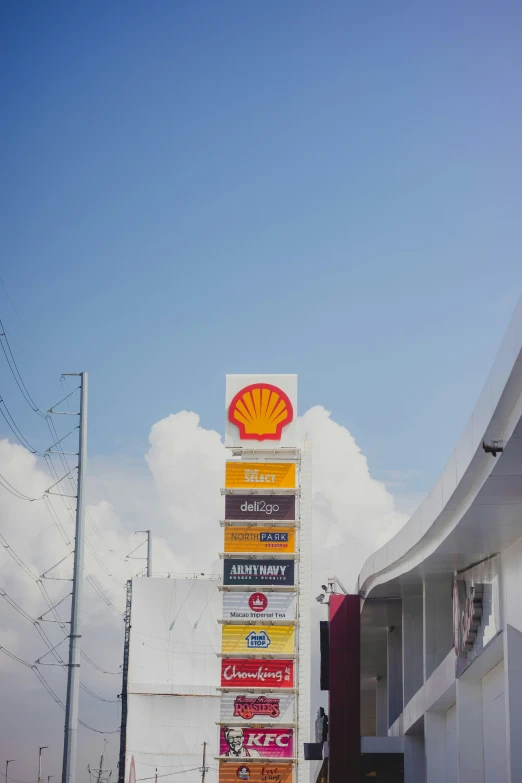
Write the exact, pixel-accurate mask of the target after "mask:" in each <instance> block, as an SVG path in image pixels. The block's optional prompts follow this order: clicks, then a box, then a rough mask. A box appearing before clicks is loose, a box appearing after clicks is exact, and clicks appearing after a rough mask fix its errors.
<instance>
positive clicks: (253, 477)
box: [225, 460, 295, 489]
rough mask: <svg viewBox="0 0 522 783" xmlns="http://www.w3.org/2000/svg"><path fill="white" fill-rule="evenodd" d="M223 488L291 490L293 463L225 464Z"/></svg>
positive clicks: (292, 486)
mask: <svg viewBox="0 0 522 783" xmlns="http://www.w3.org/2000/svg"><path fill="white" fill-rule="evenodd" d="M225 487H229V488H231V489H277V488H279V489H292V488H294V487H295V462H243V461H241V460H236V461H231V462H227V466H226V474H225Z"/></svg>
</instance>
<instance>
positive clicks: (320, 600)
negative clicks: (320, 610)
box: [315, 593, 326, 604]
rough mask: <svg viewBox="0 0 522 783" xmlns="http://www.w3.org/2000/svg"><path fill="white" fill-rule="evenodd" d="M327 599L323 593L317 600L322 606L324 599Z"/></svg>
mask: <svg viewBox="0 0 522 783" xmlns="http://www.w3.org/2000/svg"><path fill="white" fill-rule="evenodd" d="M325 597H326V596H325V594H324V593H321V595H318V596H317V598H316V599H315V600H316V601H318V602H319V603H320V604H322V603H323V601H324V599H325Z"/></svg>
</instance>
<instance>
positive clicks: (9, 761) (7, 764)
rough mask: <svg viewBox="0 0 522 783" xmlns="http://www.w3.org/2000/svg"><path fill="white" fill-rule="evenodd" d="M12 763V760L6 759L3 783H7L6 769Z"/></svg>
mask: <svg viewBox="0 0 522 783" xmlns="http://www.w3.org/2000/svg"><path fill="white" fill-rule="evenodd" d="M13 761H14V759H7V761H6V762H5V783H7V767H8V766H9V764H12V763H13Z"/></svg>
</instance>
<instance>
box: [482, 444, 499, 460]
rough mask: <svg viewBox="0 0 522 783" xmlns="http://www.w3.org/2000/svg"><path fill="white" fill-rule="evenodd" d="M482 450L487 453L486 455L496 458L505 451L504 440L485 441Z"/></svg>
mask: <svg viewBox="0 0 522 783" xmlns="http://www.w3.org/2000/svg"><path fill="white" fill-rule="evenodd" d="M482 448H483V449H484V451H485V452H486V454H493V456H494V457H496V456H497V454H499V453H501V452H503V451H504V441H503V440H484V441H482Z"/></svg>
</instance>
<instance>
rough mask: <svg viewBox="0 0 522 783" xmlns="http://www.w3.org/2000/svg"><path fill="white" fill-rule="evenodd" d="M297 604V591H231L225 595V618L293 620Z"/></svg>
mask: <svg viewBox="0 0 522 783" xmlns="http://www.w3.org/2000/svg"><path fill="white" fill-rule="evenodd" d="M295 604H296V600H295V593H275V592H266V593H263V592H262V591H259V592H254V593H246V592H245V593H236V592H235V591H234V592H232V591H230V592H226V593H225V594H224V596H223V619H224V620H293V619H295Z"/></svg>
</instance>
